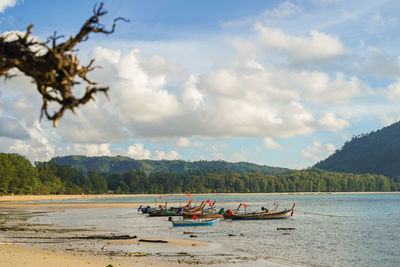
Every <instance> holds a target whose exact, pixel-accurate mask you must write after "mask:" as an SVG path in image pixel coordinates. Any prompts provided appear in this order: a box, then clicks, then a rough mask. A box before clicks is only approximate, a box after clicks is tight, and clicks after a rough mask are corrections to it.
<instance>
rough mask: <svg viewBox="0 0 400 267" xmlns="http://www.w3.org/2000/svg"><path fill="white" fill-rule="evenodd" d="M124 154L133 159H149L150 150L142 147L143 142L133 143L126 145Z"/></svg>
mask: <svg viewBox="0 0 400 267" xmlns="http://www.w3.org/2000/svg"><path fill="white" fill-rule="evenodd" d="M126 154H127V156H129V157H131V158H134V159H150V156H151V151H150V150H148V149H144V145H143V144H134V145H131V146H129V147H128V149H127V151H126Z"/></svg>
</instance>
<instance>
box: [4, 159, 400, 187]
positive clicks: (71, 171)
mask: <svg viewBox="0 0 400 267" xmlns="http://www.w3.org/2000/svg"><path fill="white" fill-rule="evenodd" d="M399 189H400V177H397V178H388V177H386V176H383V175H377V174H351V173H337V172H328V171H323V170H321V169H309V170H303V171H286V172H279V173H276V174H263V173H260V172H235V171H230V170H217V169H214V168H211V169H199V170H190V171H188V172H186V173H174V172H171V171H170V172H152V173H146V172H144V171H141V170H129V171H126V172H122V173H111V172H98V171H95V170H89V171H88V172H85V171H84V170H82V169H79V168H75V167H72V166H68V165H59V164H56V163H55V162H53V161H50V162H42V163H36V166H32V164H31V163H30V162H29V161H28V160H27V159H26V158H25V157H23V156H21V155H17V154H5V153H1V154H0V194H80V193H91V194H102V193H108V192H109V191H112V192H115V193H155V194H160V193H185V192H192V193H214V192H227V193H228V192H232V193H249V192H362V191H391V190H392V191H398V190H399Z"/></svg>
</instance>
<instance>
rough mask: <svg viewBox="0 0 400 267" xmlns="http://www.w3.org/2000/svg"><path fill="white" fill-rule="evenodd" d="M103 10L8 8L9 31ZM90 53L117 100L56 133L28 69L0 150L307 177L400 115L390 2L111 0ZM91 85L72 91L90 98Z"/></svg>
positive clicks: (70, 5) (13, 4)
mask: <svg viewBox="0 0 400 267" xmlns="http://www.w3.org/2000/svg"><path fill="white" fill-rule="evenodd" d="M95 4H98V2H96V1H89V0H87V1H81V0H80V1H75V0H70V1H50V0H48V1H45V0H23V1H22V0H0V34H4V33H11V34H12V33H13V32H24V31H26V29H27V27H28V25H29V24H30V23H32V24H34V28H33V30H32V36H34V38H38V39H39V40H42V41H46V40H47V38H48V36H51V35H53V34H54V32H57V35H64V36H65V38H68V37H69V36H71V35H74V34H76V33H77V32H78V31H79V29H80V27H81V26H82V25H83V23H84V22H85V20H86V19H88V18H89V17H90V16H91V15H92V12H93V7H94V5H95ZM104 9H105V10H107V11H108V14H107V15H105V16H103V17H102V18H101V22H102V23H103V24H104V25H105V26H106V27H111V25H112V22H113V19H114V18H117V17H124V18H126V19H129V22H122V21H120V22H119V24H118V26H117V28H116V30H115V33H114V34H111V35H107V36H106V35H104V34H91V35H90V37H89V39H88V40H87V41H86V42H84V43H81V44H80V45H79V46H78V49H79V51H77V52H76V55H77V56H78V58H79V60H80V62H81V63H82V64H87V63H88V62H89V61H90V59H92V58H95V59H96V65H98V66H101V67H102V68H99V69H96V70H94V71H93V72H91V73H90V74H89V75H88V77H89V78H90V79H91V80H94V81H97V82H99V83H100V84H101V85H102V86H109V87H110V91H109V95H110V100H107V99H106V98H105V97H104V96H103V95H100V94H99V95H97V96H96V101H92V102H89V103H87V104H86V105H84V106H81V107H80V108H79V109H78V110H77V111H76V114H72V113H71V112H69V111H68V112H66V113H65V114H64V116H63V117H62V118H61V120H60V122H59V126H58V127H57V128H54V127H53V126H52V123H51V122H49V121H46V120H45V119H43V120H41V121H40V120H39V118H40V108H41V104H42V100H41V97H40V95H39V94H38V93H37V91H36V88H35V85H34V84H33V83H32V81H31V80H30V79H29V78H27V77H24V75H23V74H22V73H20V72H18V71H17V70H12V73H14V74H17V76H16V77H14V78H12V79H10V80H4V79H3V78H1V79H0V151H1V152H6V153H19V154H22V155H24V156H26V157H27V158H28V159H29V160H31V161H32V162H35V161H47V160H49V159H51V158H52V157H56V156H65V155H72V154H78V155H87V156H115V155H122V156H128V157H132V158H135V159H154V160H160V159H167V160H168V159H182V160H188V161H195V160H225V161H230V162H240V161H247V162H253V163H257V164H263V165H268V166H278V167H287V168H293V169H303V168H307V167H310V166H313V165H314V164H315V163H316V162H318V161H320V160H323V159H324V158H326V157H327V156H329V155H330V154H331V153H333V152H334V151H335V150H336V149H340V148H341V146H342V145H343V144H344V143H345V142H346V141H347V140H350V139H351V138H352V136H354V135H359V134H362V133H368V132H371V131H374V130H377V129H380V128H382V127H384V126H388V125H390V124H392V123H394V122H397V121H399V120H400V105H399V102H400V57H399V56H400V17H399V15H398V14H400V4H399V3H398V1H395V0H393V1H390V0H387V1H385V0H382V1H376V0H374V1H370V0H353V1H344V0H298V1H295V0H292V1H264V0H253V1H241V0H219V1H215V0H214V1H211V0H202V1H185V0H168V1H167V0H146V1H141V0H132V1H128V0H113V1H104ZM82 89H83V88H80V87H77V88H75V89H74V92H75V93H76V94H77V95H80V94H83V91H82Z"/></svg>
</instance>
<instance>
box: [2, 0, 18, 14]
mask: <svg viewBox="0 0 400 267" xmlns="http://www.w3.org/2000/svg"><path fill="white" fill-rule="evenodd" d="M16 3H17V0H0V13H2V12H4V10H5V9H6V8H8V7H13V6H15V4H16Z"/></svg>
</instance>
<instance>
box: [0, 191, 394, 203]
mask: <svg viewBox="0 0 400 267" xmlns="http://www.w3.org/2000/svg"><path fill="white" fill-rule="evenodd" d="M399 193H400V192H399V191H396V192H292V193H289V192H285V193H201V194H200V193H199V194H198V193H194V194H193V193H192V194H191V196H210V195H211V196H213V195H232V196H234V195H237V196H240V195H329V194H399ZM159 196H163V197H164V196H184V197H187V194H186V193H176V194H100V195H87V194H85V195H13V196H11V195H5V196H0V203H1V202H25V201H36V200H68V199H71V200H73V199H76V200H78V199H105V198H128V197H159Z"/></svg>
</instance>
